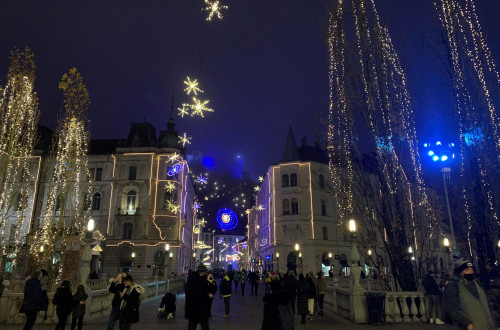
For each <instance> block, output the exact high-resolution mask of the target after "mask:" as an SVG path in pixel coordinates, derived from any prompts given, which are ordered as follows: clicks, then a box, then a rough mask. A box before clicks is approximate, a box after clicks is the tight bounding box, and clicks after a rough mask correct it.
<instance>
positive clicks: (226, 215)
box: [217, 209, 238, 230]
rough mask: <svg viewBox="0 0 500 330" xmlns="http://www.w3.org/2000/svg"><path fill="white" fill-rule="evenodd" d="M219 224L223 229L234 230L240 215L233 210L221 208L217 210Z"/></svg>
mask: <svg viewBox="0 0 500 330" xmlns="http://www.w3.org/2000/svg"><path fill="white" fill-rule="evenodd" d="M217 225H218V226H219V228H221V229H223V230H233V229H234V228H236V226H237V225H238V217H237V216H236V213H234V211H233V210H230V209H220V210H219V212H217Z"/></svg>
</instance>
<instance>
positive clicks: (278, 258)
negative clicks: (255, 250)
mask: <svg viewBox="0 0 500 330" xmlns="http://www.w3.org/2000/svg"><path fill="white" fill-rule="evenodd" d="M276 268H277V269H276V271H277V272H278V273H279V272H280V253H279V252H276Z"/></svg>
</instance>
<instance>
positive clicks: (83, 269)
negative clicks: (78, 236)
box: [80, 219, 95, 287]
mask: <svg viewBox="0 0 500 330" xmlns="http://www.w3.org/2000/svg"><path fill="white" fill-rule="evenodd" d="M94 228H95V222H94V219H89V222H88V223H87V232H86V234H85V238H84V240H83V241H84V245H83V253H82V257H81V258H80V262H81V264H80V284H83V286H84V287H87V279H88V278H89V274H90V261H91V260H92V248H91V243H92V241H93V237H92V233H93V232H94Z"/></svg>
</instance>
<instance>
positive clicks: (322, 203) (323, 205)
mask: <svg viewBox="0 0 500 330" xmlns="http://www.w3.org/2000/svg"><path fill="white" fill-rule="evenodd" d="M321 215H322V216H326V203H325V201H321Z"/></svg>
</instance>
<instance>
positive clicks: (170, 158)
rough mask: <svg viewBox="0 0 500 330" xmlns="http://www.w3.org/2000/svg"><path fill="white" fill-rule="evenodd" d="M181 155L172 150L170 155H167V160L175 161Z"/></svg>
mask: <svg viewBox="0 0 500 330" xmlns="http://www.w3.org/2000/svg"><path fill="white" fill-rule="evenodd" d="M180 156H181V155H179V154H178V153H176V152H174V153H173V154H172V155H170V156H168V161H169V162H172V163H175V161H176V160H177V159H179V157H180Z"/></svg>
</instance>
